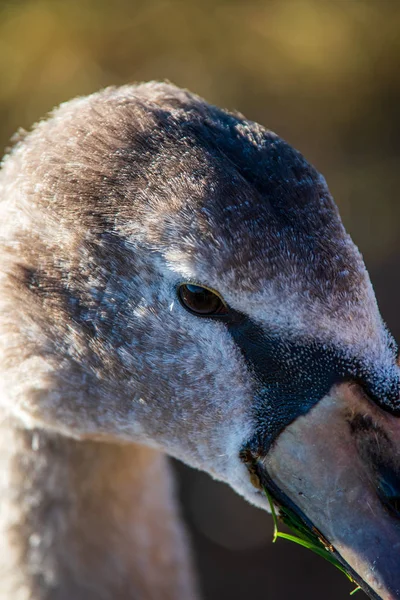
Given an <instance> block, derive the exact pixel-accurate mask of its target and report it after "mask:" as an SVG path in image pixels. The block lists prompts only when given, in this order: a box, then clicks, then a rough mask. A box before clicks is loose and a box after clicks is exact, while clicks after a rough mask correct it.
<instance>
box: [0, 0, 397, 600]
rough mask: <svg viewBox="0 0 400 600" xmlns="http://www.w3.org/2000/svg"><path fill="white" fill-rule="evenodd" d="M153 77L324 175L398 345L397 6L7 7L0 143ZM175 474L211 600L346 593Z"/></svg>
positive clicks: (233, 501)
mask: <svg viewBox="0 0 400 600" xmlns="http://www.w3.org/2000/svg"><path fill="white" fill-rule="evenodd" d="M148 79H169V80H171V81H173V82H174V83H176V84H178V85H180V86H184V87H188V88H189V89H191V90H192V91H194V92H197V93H198V94H200V95H202V96H204V97H205V98H206V99H207V100H208V101H210V102H213V103H215V104H218V105H221V106H223V107H226V108H229V109H237V110H239V111H240V112H242V113H244V114H245V115H246V116H247V117H249V118H251V119H253V120H256V121H259V122H261V123H262V124H264V125H266V126H267V127H268V128H270V129H272V130H274V131H276V132H277V133H279V134H280V135H281V136H282V137H284V138H286V139H287V140H288V141H289V142H290V143H292V144H293V145H294V146H295V147H297V148H298V149H299V150H301V151H302V152H303V154H305V156H306V157H307V158H308V159H309V160H310V161H311V162H313V163H314V164H315V165H316V166H317V168H318V169H319V170H320V171H322V173H323V174H324V175H325V177H326V179H327V181H328V183H329V185H330V188H331V191H332V193H333V195H334V197H335V198H336V200H337V202H338V204H339V207H340V210H341V214H342V217H343V220H344V222H345V224H346V226H347V228H348V230H349V231H350V232H351V233H352V235H353V238H354V239H355V241H356V243H357V244H358V245H359V246H360V248H361V250H362V252H363V254H364V257H365V260H366V262H367V265H368V267H369V269H370V272H371V277H372V280H373V283H374V286H375V289H376V293H377V296H378V300H379V302H380V306H381V309H382V312H383V315H384V318H385V319H386V321H387V323H388V324H389V326H390V328H391V329H392V331H393V333H394V335H395V337H396V338H397V339H399V338H400V319H399V318H398V317H397V306H398V302H399V298H400V288H399V282H398V281H399V280H398V277H397V273H398V269H399V266H400V253H399V232H400V219H399V216H400V204H399V202H398V190H399V184H400V168H399V167H400V162H399V153H400V136H399V121H400V111H399V106H400V0H388V1H386V0H280V1H268V0H263V1H257V0H247V1H246V0H169V1H168V0H155V1H145V0H114V1H105V0H93V1H85V0H64V1H63V2H61V1H57V0H47V1H46V0H21V1H18V0H15V1H12V2H11V1H10V2H4V1H1V0H0V146H1V147H3V148H4V147H5V146H6V145H7V143H8V139H9V138H10V136H11V135H12V133H13V132H14V131H15V130H16V129H17V128H18V127H20V126H22V127H26V128H28V127H29V126H30V125H31V124H32V123H33V122H34V121H36V120H37V119H39V118H40V117H41V116H42V115H43V114H45V113H46V112H47V111H48V110H50V109H51V108H52V107H53V105H55V104H58V103H59V102H62V101H64V100H68V99H69V98H71V97H73V96H75V95H78V94H79V95H84V94H88V93H90V92H93V91H95V90H97V89H99V88H101V87H104V86H106V85H110V84H122V83H126V82H131V81H144V80H148ZM176 468H177V472H178V475H179V481H180V490H181V497H182V501H183V510H184V514H185V517H186V519H187V522H188V523H189V526H190V528H191V532H192V538H193V542H194V548H195V553H196V560H197V565H198V568H199V571H200V574H201V582H202V589H203V593H204V598H205V600H225V599H226V600H245V599H247V598H250V597H252V598H254V597H257V598H265V599H268V600H274V599H278V598H279V599H280V600H286V599H292V598H300V599H302V598H307V600H320V599H321V598H324V599H325V600H330V599H332V600H333V599H338V598H346V597H347V595H348V593H349V591H350V590H351V589H352V586H351V584H350V583H349V582H347V580H346V579H345V578H344V576H343V575H341V574H340V573H339V572H336V571H335V569H334V568H333V567H332V566H330V565H328V564H326V563H325V562H324V561H323V560H322V559H319V558H314V556H313V555H312V554H311V553H309V552H307V551H306V550H304V549H301V548H299V547H294V546H293V545H292V544H290V543H289V542H286V541H284V540H280V541H278V542H277V544H275V545H274V546H272V544H271V537H272V524H271V519H270V517H269V516H268V515H266V514H265V513H262V512H261V511H259V510H257V509H255V508H252V507H251V506H250V505H248V504H246V503H245V502H244V501H243V500H242V499H241V498H239V497H238V496H236V495H235V494H234V493H233V492H232V491H230V489H229V488H228V487H226V486H224V485H222V484H218V483H216V482H213V481H212V480H211V479H210V478H209V477H208V476H206V475H204V474H202V473H197V472H194V471H191V470H189V469H187V468H186V467H184V466H182V465H176ZM356 597H357V596H356ZM358 597H359V598H360V599H361V598H362V593H359V594H358Z"/></svg>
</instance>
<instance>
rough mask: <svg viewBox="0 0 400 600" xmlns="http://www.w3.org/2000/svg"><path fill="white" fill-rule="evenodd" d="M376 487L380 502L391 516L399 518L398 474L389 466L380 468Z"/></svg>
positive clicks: (399, 487)
mask: <svg viewBox="0 0 400 600" xmlns="http://www.w3.org/2000/svg"><path fill="white" fill-rule="evenodd" d="M377 489H378V495H379V498H380V500H381V502H382V504H384V506H386V508H387V509H388V510H389V511H390V513H391V514H392V515H393V516H395V517H397V518H400V477H399V474H398V473H396V472H395V471H394V470H393V469H391V468H389V467H385V468H383V469H380V472H379V479H378V486H377Z"/></svg>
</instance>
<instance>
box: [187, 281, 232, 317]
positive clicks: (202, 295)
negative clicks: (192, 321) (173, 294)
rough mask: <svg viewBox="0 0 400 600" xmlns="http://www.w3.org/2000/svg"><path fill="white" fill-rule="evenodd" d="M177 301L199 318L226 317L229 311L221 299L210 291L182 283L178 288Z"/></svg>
mask: <svg viewBox="0 0 400 600" xmlns="http://www.w3.org/2000/svg"><path fill="white" fill-rule="evenodd" d="M178 296H179V300H180V301H181V303H182V304H183V306H184V307H185V308H187V309H188V310H190V312H192V313H195V314H197V315H201V316H208V317H211V316H219V315H227V314H228V312H229V310H228V307H227V306H226V304H224V302H223V301H222V300H221V298H220V297H219V296H218V295H217V294H215V293H214V292H212V291H211V290H209V289H207V288H205V287H201V286H200V285H192V284H191V283H183V284H182V285H180V286H179V288H178Z"/></svg>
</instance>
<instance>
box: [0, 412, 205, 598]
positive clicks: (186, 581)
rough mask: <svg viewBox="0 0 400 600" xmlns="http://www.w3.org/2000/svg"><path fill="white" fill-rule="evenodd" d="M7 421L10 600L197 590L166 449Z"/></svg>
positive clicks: (5, 587)
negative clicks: (82, 438)
mask: <svg viewBox="0 0 400 600" xmlns="http://www.w3.org/2000/svg"><path fill="white" fill-rule="evenodd" d="M1 429H2V431H0V440H1V442H0V446H1V453H0V457H1V458H0V461H1V464H0V473H1V483H0V494H1V497H2V506H1V512H0V552H1V554H0V568H1V578H0V600H6V598H7V599H9V598H13V599H14V600H28V599H29V600H45V599H46V600H64V599H65V600H67V599H70V598H74V599H75V600H111V599H113V600H122V599H124V600H140V599H143V598H146V600H152V599H154V600H181V599H182V600H184V599H185V600H195V599H196V598H197V594H196V591H195V583H194V580H193V575H192V566H191V561H190V552H188V547H187V543H186V536H185V532H184V529H183V526H182V524H181V522H180V519H179V515H178V511H177V508H176V502H175V497H174V489H173V481H172V478H171V473H170V468H169V464H168V462H167V458H166V457H165V456H164V455H162V454H161V453H159V452H157V451H155V450H152V449H148V448H145V447H143V446H139V445H117V444H110V443H103V442H93V441H79V440H75V439H71V438H67V437H65V436H62V435H60V434H57V433H53V432H49V431H46V430H42V429H33V430H28V429H24V428H23V427H21V426H20V425H19V424H18V423H16V422H15V421H11V420H5V421H3V424H2V426H1ZM1 563H3V564H1Z"/></svg>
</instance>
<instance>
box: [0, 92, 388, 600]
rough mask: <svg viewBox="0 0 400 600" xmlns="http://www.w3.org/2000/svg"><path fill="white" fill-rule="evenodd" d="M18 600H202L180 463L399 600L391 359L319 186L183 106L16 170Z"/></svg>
mask: <svg viewBox="0 0 400 600" xmlns="http://www.w3.org/2000/svg"><path fill="white" fill-rule="evenodd" d="M0 229H1V232H0V235H1V252H0V272H1V283H0V346H1V348H0V357H1V364H0V382H1V383H0V399H1V403H0V406H1V416H2V418H1V425H0V427H1V434H0V461H1V465H0V472H1V478H0V496H1V510H0V550H1V552H0V568H1V576H0V598H1V599H2V600H3V599H4V600H6V599H7V600H28V599H29V600H67V599H68V600H70V599H71V598H74V600H83V599H84V600H111V599H112V600H118V599H121V600H122V599H124V600H197V599H198V598H199V594H198V589H197V583H196V577H195V574H194V570H193V567H192V560H191V555H190V549H189V546H188V542H187V538H186V533H185V530H184V527H183V525H182V523H181V520H180V516H179V510H178V509H177V506H176V501H175V492H174V484H173V479H172V477H171V472H170V470H169V465H168V461H167V458H166V457H167V456H168V455H169V456H173V457H176V458H178V459H180V460H181V461H184V462H185V463H187V464H188V465H190V466H192V467H194V468H196V469H201V470H204V471H206V472H208V473H209V474H211V476H213V477H214V478H216V479H219V480H221V481H224V482H226V483H228V484H229V485H230V486H232V487H233V488H234V489H235V490H236V491H237V492H238V493H239V494H241V495H242V496H244V497H245V498H246V499H247V500H248V501H249V502H251V503H253V504H254V505H256V506H259V507H261V508H264V509H267V510H268V500H267V497H266V494H265V493H264V489H267V490H268V491H269V493H270V494H271V497H272V498H273V500H274V503H275V504H276V506H277V507H280V508H281V509H282V510H283V509H287V510H289V509H290V510H291V511H293V513H295V514H296V515H297V518H298V519H300V520H301V521H302V523H303V524H304V526H305V527H307V528H309V530H310V531H312V532H313V533H314V535H315V536H316V537H319V538H320V539H321V540H322V541H323V543H324V544H325V545H326V547H327V548H328V549H329V550H330V551H332V552H333V553H335V556H337V558H338V560H339V561H340V562H341V563H342V564H343V565H344V566H345V568H346V569H347V571H348V572H349V573H350V574H351V576H352V577H353V579H354V580H355V581H356V582H357V583H358V584H359V585H360V586H361V587H362V588H363V589H364V591H366V593H367V594H368V595H369V596H370V597H371V598H375V599H376V598H381V599H384V600H391V599H394V598H400V559H399V556H400V555H399V547H400V526H399V523H400V521H399V515H400V478H399V475H400V451H399V449H400V420H399V415H400V399H399V368H398V364H397V348H396V345H395V342H394V341H393V339H392V337H391V335H390V333H389V332H388V330H387V329H386V327H385V325H384V323H383V321H382V318H381V316H380V314H379V310H378V307H377V303H376V300H375V296H374V292H373V289H372V286H371V283H370V279H369V276H368V273H367V271H366V268H365V266H364V263H363V260H362V257H361V255H360V253H359V251H358V250H357V248H356V247H355V245H354V243H353V242H352V240H351V239H350V237H349V235H348V234H347V233H346V231H345V229H344V227H343V225H342V223H341V220H340V217H339V214H338V210H337V208H336V206H335V204H334V201H333V199H332V197H331V195H330V193H329V191H328V188H327V185H326V183H325V180H324V178H323V177H322V176H321V175H320V174H319V173H318V172H317V171H316V170H315V169H314V168H313V167H312V166H311V165H310V164H309V163H308V162H307V161H306V160H305V158H303V156H302V155H301V154H300V153H299V152H297V151H296V150H294V149H293V148H292V147H291V146H290V145H289V144H287V143H286V142H285V141H283V140H282V139H281V138H279V137H278V136H277V135H276V134H274V133H272V132H270V131H268V130H266V129H264V128H263V127H262V126H261V125H259V124H257V123H254V122H251V121H248V120H246V119H245V118H244V117H243V116H241V115H240V114H232V113H229V112H226V111H224V110H221V109H219V108H217V107H215V106H212V105H210V104H208V103H206V102H205V101H204V100H202V99H201V98H199V97H198V96H196V95H194V94H191V93H189V92H187V91H185V90H181V89H179V88H177V87H175V86H173V85H172V84H168V83H156V82H151V83H147V84H140V85H126V86H122V87H114V88H107V89H105V90H103V91H101V92H98V93H95V94H93V95H91V96H88V97H85V98H77V99H75V100H72V101H70V102H67V103H65V104H62V105H61V106H60V107H59V108H57V109H56V110H55V111H54V112H52V113H51V115H50V116H49V117H48V118H47V119H45V120H43V121H42V122H40V123H39V124H37V125H36V126H35V127H34V128H33V130H32V131H31V132H30V133H24V132H22V133H21V134H20V135H19V139H18V140H17V141H16V143H15V145H14V147H13V148H12V149H11V150H10V151H9V153H8V155H7V156H6V157H5V159H4V160H3V163H2V168H1V171H0Z"/></svg>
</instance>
